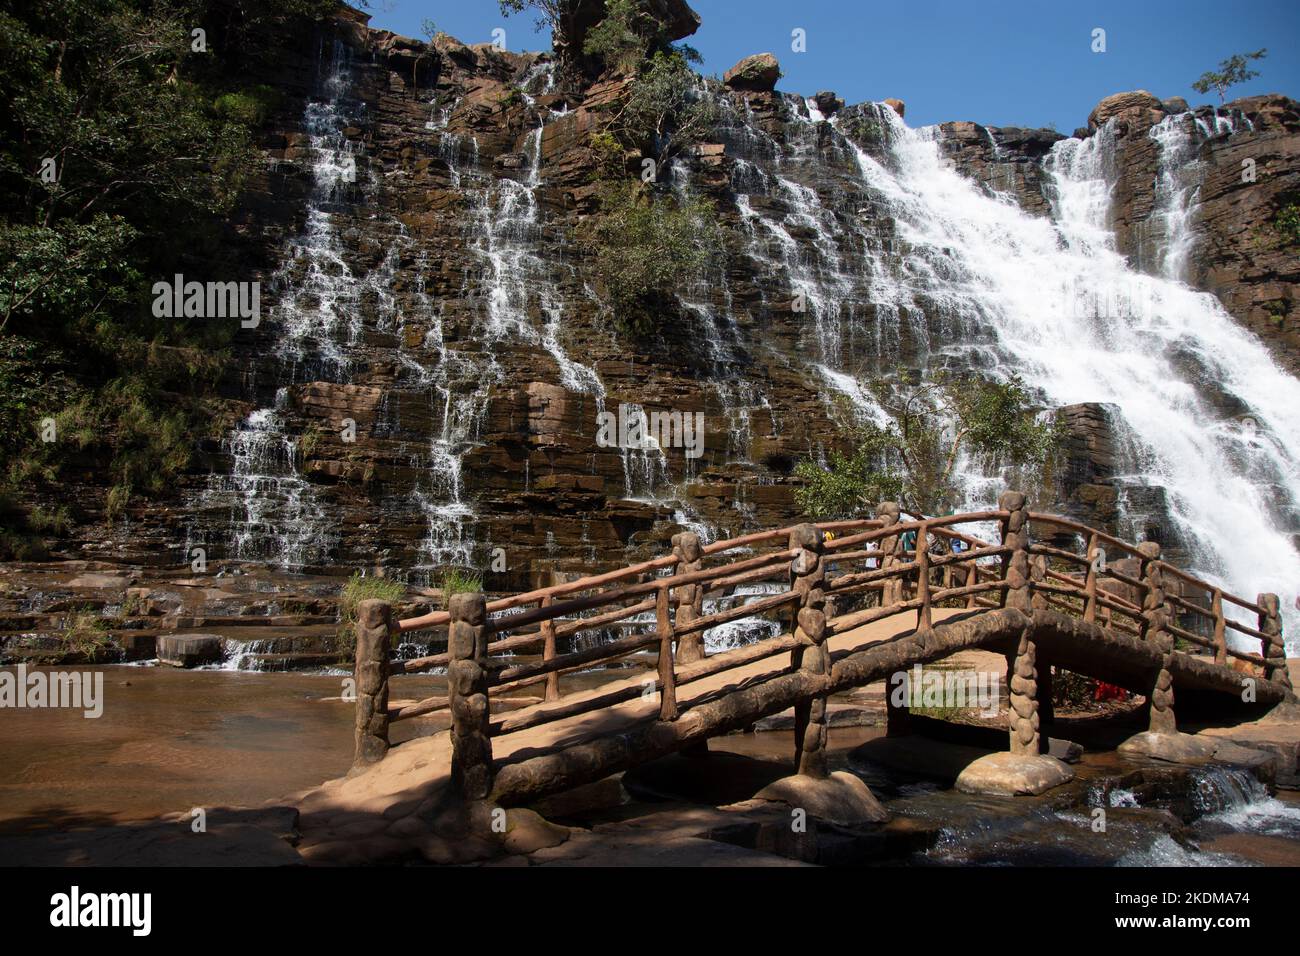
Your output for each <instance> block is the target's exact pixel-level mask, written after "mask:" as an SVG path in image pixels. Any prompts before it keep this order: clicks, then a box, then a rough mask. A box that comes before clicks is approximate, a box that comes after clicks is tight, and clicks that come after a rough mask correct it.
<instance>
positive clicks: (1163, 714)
mask: <svg viewBox="0 0 1300 956" xmlns="http://www.w3.org/2000/svg"><path fill="white" fill-rule="evenodd" d="M1138 555H1139V557H1138V562H1139V567H1140V576H1141V578H1142V592H1143V593H1142V625H1141V630H1142V639H1143V640H1144V641H1149V642H1151V643H1152V644H1155V645H1156V647H1157V648H1159V650H1160V652H1161V655H1162V657H1161V661H1160V670H1159V671H1158V672H1157V673H1156V677H1155V681H1154V682H1153V684H1152V686H1151V693H1149V694H1148V695H1147V699H1148V705H1149V707H1150V723H1149V728H1150V730H1151V732H1152V733H1155V734H1174V733H1177V732H1178V722H1177V720H1176V719H1175V717H1174V675H1173V673H1172V671H1171V670H1170V665H1171V663H1172V661H1173V651H1174V639H1173V637H1172V635H1170V633H1169V631H1168V630H1167V629H1166V625H1167V624H1168V623H1169V618H1170V613H1169V603H1168V600H1167V599H1166V597H1165V578H1164V572H1163V571H1162V570H1161V568H1160V545H1159V544H1158V543H1157V542H1155V541H1143V542H1142V543H1141V544H1139V545H1138Z"/></svg>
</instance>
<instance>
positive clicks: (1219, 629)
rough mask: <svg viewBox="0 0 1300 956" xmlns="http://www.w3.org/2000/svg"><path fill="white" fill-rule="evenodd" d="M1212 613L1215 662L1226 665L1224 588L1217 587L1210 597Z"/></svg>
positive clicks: (1226, 639) (1226, 643)
mask: <svg viewBox="0 0 1300 956" xmlns="http://www.w3.org/2000/svg"><path fill="white" fill-rule="evenodd" d="M1210 613H1211V614H1213V615H1214V663H1216V664H1218V665H1219V666H1221V667H1222V666H1225V665H1226V664H1227V663H1228V632H1227V624H1226V623H1225V622H1224V617H1223V589H1222V588H1215V589H1214V596H1213V597H1212V598H1210Z"/></svg>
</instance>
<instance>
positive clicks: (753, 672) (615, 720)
mask: <svg viewBox="0 0 1300 956" xmlns="http://www.w3.org/2000/svg"><path fill="white" fill-rule="evenodd" d="M968 613H970V612H968V611H965V610H961V609H945V608H935V609H934V611H933V621H934V623H935V624H939V623H941V622H942V621H945V620H948V619H950V618H952V617H957V616H961V615H963V614H968ZM915 625H916V612H915V611H904V612H901V613H899V614H895V615H891V616H889V617H886V618H882V619H881V620H878V621H873V622H872V623H870V624H867V625H864V626H862V627H859V628H856V629H854V630H852V631H848V632H846V633H844V634H839V635H835V636H834V637H831V638H830V639H829V640H828V642H827V643H828V644H829V646H830V648H831V653H832V654H838V653H843V652H852V651H856V650H860V649H862V648H864V647H866V646H868V645H870V644H876V643H879V642H882V641H887V640H890V639H893V638H896V637H899V636H902V635H904V634H908V633H910V632H912V631H913V630H914V629H915ZM723 653H735V652H723ZM714 656H715V655H710V659H712V658H713V657H714ZM789 670H790V655H789V654H777V655H775V656H773V657H770V658H766V659H764V660H760V661H754V662H753V663H750V664H746V665H743V666H740V667H736V668H733V669H731V670H728V671H724V672H723V673H721V674H715V675H712V676H710V677H704V678H701V679H700V680H697V681H692V682H690V683H687V684H681V685H679V686H678V688H677V701H678V705H679V707H680V708H681V709H682V710H683V711H686V710H688V709H689V708H690V707H691V706H692V705H693V704H695V703H699V702H702V701H704V700H709V699H713V698H716V697H718V696H722V695H725V694H726V693H729V692H731V691H734V690H736V689H738V688H740V687H743V686H750V685H753V684H756V683H761V682H762V681H764V680H766V679H768V678H770V677H773V676H776V675H778V674H781V673H785V672H787V671H789ZM651 675H652V672H648V671H638V672H637V673H636V674H635V675H634V676H632V677H627V678H622V679H620V680H615V681H610V682H609V683H606V684H602V685H600V686H599V687H597V688H593V689H591V690H588V691H583V692H581V693H576V694H567V695H565V696H564V697H563V698H562V699H561V700H558V701H550V702H545V703H540V704H534V705H533V706H532V707H529V708H526V709H522V710H518V711H512V712H511V713H510V716H511V718H512V719H518V718H520V717H523V716H526V715H528V714H530V713H533V712H535V711H546V710H548V709H553V708H558V707H568V706H571V705H572V704H573V703H574V702H575V701H579V700H586V699H591V698H595V697H601V696H604V695H606V694H608V693H610V692H611V691H613V690H617V689H620V688H631V687H638V686H640V685H641V684H642V682H643V681H644V680H645V679H646V677H647V676H651ZM658 715H659V695H658V694H654V695H652V696H651V697H650V698H649V699H648V700H646V699H641V698H637V699H635V700H631V701H626V702H623V703H621V704H615V705H612V706H608V707H604V708H601V709H600V710H595V711H592V712H591V713H587V714H580V715H578V716H574V717H569V718H565V719H561V720H556V721H555V722H553V723H549V724H543V725H541V726H538V727H530V728H527V729H524V730H518V731H514V732H509V733H503V734H501V735H500V736H494V737H493V738H492V750H493V756H494V757H495V759H496V761H497V762H498V763H506V762H510V761H511V760H519V759H523V758H525V757H532V756H537V755H539V754H543V753H549V752H553V751H555V750H561V749H564V748H567V747H571V746H573V745H574V744H578V743H583V742H586V741H588V740H593V739H596V738H599V737H607V736H610V735H613V734H617V733H619V732H620V731H622V730H625V729H628V728H631V727H634V726H636V725H638V724H643V723H645V722H647V721H652V720H655V719H656V718H657V717H658ZM450 772H451V746H450V740H449V736H448V734H446V733H438V734H434V735H432V736H429V737H420V738H417V739H415V740H411V741H408V742H406V743H403V744H401V745H399V746H397V747H394V748H393V750H392V751H391V752H390V753H389V754H388V756H387V757H385V758H384V759H383V760H382V761H380V762H378V763H376V764H373V765H371V766H370V767H368V768H366V769H364V770H362V771H360V772H359V773H356V774H354V775H352V776H349V777H345V778H342V779H340V780H332V781H329V782H328V783H326V784H324V785H323V786H322V787H320V788H318V789H316V790H314V791H311V792H309V793H308V794H306V795H304V796H303V799H302V800H301V801H300V803H299V805H300V808H301V811H302V814H303V820H302V825H303V827H304V828H305V829H306V828H309V827H310V826H311V825H312V823H313V818H314V817H319V818H320V822H322V823H323V822H325V818H328V817H329V816H330V815H332V814H334V813H336V812H339V811H344V812H354V813H368V814H375V813H379V814H382V813H385V812H386V811H387V812H388V813H390V814H391V813H393V812H394V808H395V805H397V804H404V803H407V802H409V801H417V802H418V801H421V800H423V799H424V798H426V797H427V796H429V795H430V794H432V793H434V792H435V791H437V790H439V789H440V788H442V787H443V786H445V785H446V783H447V782H448V779H449V777H450Z"/></svg>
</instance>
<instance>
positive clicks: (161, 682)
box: [0, 667, 1300, 865]
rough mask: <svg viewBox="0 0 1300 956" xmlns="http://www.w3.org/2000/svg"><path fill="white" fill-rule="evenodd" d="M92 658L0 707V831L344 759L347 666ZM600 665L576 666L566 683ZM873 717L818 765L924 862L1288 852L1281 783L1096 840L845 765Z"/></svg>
mask: <svg viewBox="0 0 1300 956" xmlns="http://www.w3.org/2000/svg"><path fill="white" fill-rule="evenodd" d="M7 669H8V670H12V668H7ZM98 672H100V673H102V674H103V675H104V708H103V715H102V716H101V717H99V718H97V719H86V718H85V717H83V716H82V712H81V711H80V710H59V709H40V710H25V709H24V710H14V709H8V708H4V709H0V832H18V831H24V830H31V829H40V828H49V827H53V828H64V827H68V826H73V825H83V826H84V825H95V824H107V823H116V822H123V821H127V820H140V819H150V818H156V817H157V816H159V815H161V814H164V813H177V812H180V813H187V812H188V811H189V810H190V809H192V808H194V807H205V808H212V807H216V806H228V805H243V806H248V805H256V804H259V803H262V802H265V801H268V800H278V799H281V798H283V797H285V796H287V795H288V794H291V793H293V792H295V791H298V790H303V789H306V788H309V787H313V786H315V785H317V784H319V783H321V782H322V781H324V780H326V779H329V778H332V777H337V776H339V775H341V774H343V773H345V772H346V771H347V769H348V767H349V765H350V763H351V759H352V747H353V741H352V733H353V705H352V704H351V703H348V702H345V701H342V700H340V699H338V698H339V697H340V694H341V691H342V689H343V680H344V678H345V676H346V675H343V674H341V673H340V674H305V673H250V672H245V671H216V670H199V671H183V670H173V669H171V668H158V667H105V668H100V669H98ZM610 676H611V675H609V674H603V675H601V674H590V675H582V678H581V680H578V681H575V683H583V684H585V683H599V682H600V681H602V680H607V679H609V677H610ZM444 692H445V685H444V684H443V682H442V679H441V678H438V677H431V676H427V675H420V676H412V677H398V678H395V679H394V680H393V686H392V696H393V698H394V699H397V698H406V699H419V698H422V697H427V696H430V695H433V694H441V693H444ZM331 698H332V699H331ZM445 727H446V718H445V716H438V715H434V716H433V717H431V718H429V719H421V720H414V721H404V722H402V723H399V724H396V725H394V727H393V739H394V742H400V741H402V740H405V739H409V738H410V737H412V736H415V735H416V734H421V733H432V732H436V731H439V730H442V729H444V728H445ZM882 732H883V731H882V729H880V728H871V727H864V728H858V727H847V728H836V729H834V730H833V731H832V735H831V736H832V739H831V746H832V750H833V753H832V755H831V756H832V764H833V765H834V766H835V767H838V768H843V769H850V770H852V771H854V772H857V773H859V774H860V775H863V776H864V779H866V780H867V782H868V783H869V784H870V785H871V786H872V787H873V789H874V790H875V791H876V792H877V794H878V795H879V796H880V797H881V798H882V799H883V800H885V802H886V804H887V806H888V807H889V809H890V810H891V812H892V813H894V814H896V815H901V816H906V817H911V818H913V819H914V820H916V821H918V822H920V823H922V824H924V825H933V826H941V827H942V828H943V829H942V833H941V839H940V840H939V842H938V843H937V844H936V846H935V847H934V848H933V849H932V850H930V851H927V852H925V853H923V854H921V855H920V856H919V857H918V858H917V859H916V860H915V862H917V863H921V864H923V865H925V864H929V865H934V864H939V865H944V864H948V865H951V864H959V865H961V864H966V865H969V864H970V863H999V864H1006V863H1022V864H1023V863H1070V862H1074V863H1079V862H1083V863H1113V862H1122V861H1124V860H1127V859H1133V860H1135V861H1137V862H1142V863H1146V864H1147V865H1150V864H1152V863H1154V864H1157V865H1162V864H1163V865H1187V864H1189V863H1193V862H1205V863H1210V864H1211V865H1240V863H1242V862H1247V861H1249V862H1255V863H1265V864H1277V863H1282V864H1286V865H1295V864H1296V863H1297V862H1300V829H1298V826H1300V824H1298V823H1297V820H1298V819H1300V817H1297V810H1296V809H1288V807H1289V808H1296V798H1295V795H1293V794H1280V795H1279V798H1278V799H1277V800H1274V801H1273V805H1274V806H1275V807H1276V808H1277V809H1275V811H1274V812H1273V816H1271V817H1269V818H1267V819H1265V820H1263V821H1259V820H1251V821H1246V822H1244V823H1243V822H1240V821H1238V822H1235V823H1233V822H1228V823H1224V822H1216V819H1215V818H1206V821H1205V822H1203V823H1198V824H1196V825H1195V827H1194V829H1193V830H1192V831H1189V835H1190V836H1191V837H1192V838H1194V839H1195V841H1196V843H1198V844H1199V848H1198V849H1192V850H1191V851H1190V852H1189V851H1188V850H1187V849H1186V848H1185V847H1183V846H1181V845H1175V844H1174V843H1173V842H1172V841H1170V840H1169V838H1168V837H1164V836H1161V835H1160V833H1161V827H1160V826H1158V825H1156V821H1155V820H1154V819H1147V818H1145V817H1144V815H1143V814H1144V813H1145V811H1141V810H1139V811H1116V812H1115V815H1116V819H1117V821H1118V825H1117V826H1116V827H1114V828H1113V831H1114V832H1113V835H1112V836H1111V837H1110V838H1108V841H1107V843H1106V845H1104V846H1099V844H1098V841H1097V840H1096V839H1095V838H1094V837H1093V836H1091V835H1090V831H1089V828H1088V827H1087V826H1086V824H1087V822H1088V819H1087V817H1086V803H1085V802H1084V801H1082V799H1080V802H1079V803H1076V804H1074V805H1073V806H1069V807H1067V806H1061V805H1057V804H1059V803H1060V801H1059V800H1051V801H1048V800H1046V799H1043V800H1038V799H1025V798H1017V799H1016V800H1000V799H997V798H971V797H965V796H963V795H961V794H958V793H956V792H955V791H951V790H945V789H941V788H935V787H934V786H933V785H930V784H919V785H918V784H913V783H910V782H909V780H908V779H907V778H903V779H899V778H897V777H896V776H894V775H892V774H885V775H883V776H881V775H879V773H878V772H877V771H873V770H871V769H870V768H865V767H861V766H855V765H854V763H853V760H852V758H851V756H850V754H851V752H852V751H853V749H854V748H855V747H857V746H858V745H859V744H861V743H863V742H865V741H867V740H869V739H871V738H873V737H875V736H878V735H879V734H881V733H882ZM793 745H794V744H793V735H792V734H791V733H789V732H788V731H774V732H766V733H758V734H733V735H729V736H726V737H721V738H717V739H715V740H713V741H711V742H710V749H711V750H714V751H726V752H730V753H732V754H737V755H742V756H744V757H748V758H752V759H756V760H759V761H763V762H764V763H767V764H775V763H777V762H780V763H782V764H785V765H787V766H788V761H789V759H790V757H791V754H792V752H793ZM1076 769H1077V770H1078V771H1079V773H1080V778H1081V779H1080V781H1079V784H1085V783H1086V781H1087V780H1088V779H1089V778H1099V777H1101V776H1105V775H1112V774H1114V773H1116V772H1118V771H1120V770H1122V762H1120V761H1119V760H1118V758H1117V757H1116V756H1115V755H1114V754H1090V755H1088V757H1087V758H1085V761H1084V763H1083V764H1081V765H1079V766H1078V767H1077V768H1076ZM751 771H752V768H751ZM751 771H747V772H751ZM761 773H762V772H761V771H760V775H761ZM778 775H779V774H778ZM733 789H734V788H733ZM752 792H753V790H750V791H748V792H747V793H744V794H740V795H739V796H737V794H731V795H730V797H729V799H744V798H745V797H747V796H748V795H749V793H752ZM1081 796H1082V789H1081V791H1080V797H1081ZM705 802H710V801H708V800H706V801H705ZM654 809H656V808H655V807H654V806H653V805H651V806H649V807H648V808H647V812H649V811H651V810H654ZM625 810H626V808H625ZM1279 814H1280V815H1279ZM1076 818H1077V819H1076ZM899 862H903V861H899Z"/></svg>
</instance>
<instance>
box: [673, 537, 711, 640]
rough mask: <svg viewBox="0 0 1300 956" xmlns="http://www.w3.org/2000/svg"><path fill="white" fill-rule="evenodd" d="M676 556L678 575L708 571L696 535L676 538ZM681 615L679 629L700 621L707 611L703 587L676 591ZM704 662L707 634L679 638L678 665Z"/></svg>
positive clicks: (678, 615) (695, 585)
mask: <svg viewBox="0 0 1300 956" xmlns="http://www.w3.org/2000/svg"><path fill="white" fill-rule="evenodd" d="M673 554H675V555H676V556H677V569H676V571H675V572H674V573H675V574H690V573H691V572H692V571H699V570H701V569H702V568H703V567H704V550H703V548H701V546H700V536H699V535H698V534H696V533H695V532H694V531H683V532H681V533H680V534H675V535H673ZM676 593H677V611H676V613H675V618H674V620H675V622H676V629H677V630H679V631H680V630H681V628H682V626H683V625H684V624H689V623H690V622H691V621H694V620H697V619H699V618H700V617H701V616H702V614H703V609H704V588H703V586H701V585H699V584H684V585H682V586H681V587H679V588H677V589H676ZM703 658H704V633H703V632H702V631H695V632H694V633H692V634H683V635H682V636H680V637H678V638H677V663H678V664H689V663H691V662H692V661H698V660H702V659H703Z"/></svg>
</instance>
